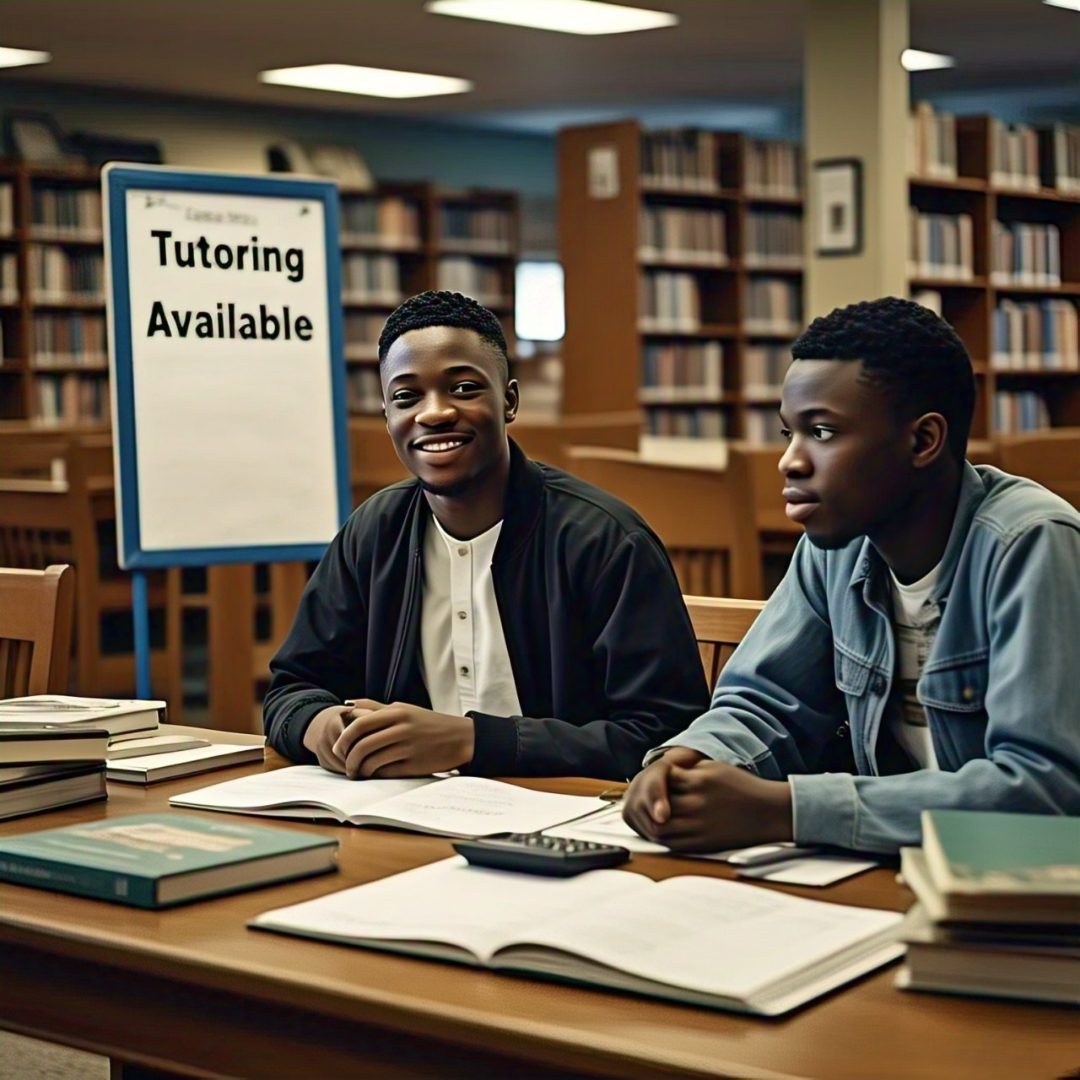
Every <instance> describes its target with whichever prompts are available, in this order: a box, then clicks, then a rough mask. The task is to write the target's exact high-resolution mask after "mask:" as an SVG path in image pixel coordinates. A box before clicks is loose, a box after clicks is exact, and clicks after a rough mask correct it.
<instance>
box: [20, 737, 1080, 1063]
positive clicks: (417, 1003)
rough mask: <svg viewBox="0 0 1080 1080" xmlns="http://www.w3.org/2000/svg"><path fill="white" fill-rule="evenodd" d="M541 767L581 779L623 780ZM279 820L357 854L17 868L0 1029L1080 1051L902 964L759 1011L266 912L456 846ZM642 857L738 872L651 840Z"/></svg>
mask: <svg viewBox="0 0 1080 1080" xmlns="http://www.w3.org/2000/svg"><path fill="white" fill-rule="evenodd" d="M270 756H271V757H273V755H270ZM280 763H281V762H280V759H276V760H274V761H272V762H270V763H269V767H275V766H276V765H279V764H280ZM257 768H258V766H246V767H240V768H236V769H229V770H219V771H217V772H214V773H212V774H203V775H200V776H192V777H186V778H184V779H182V780H175V781H172V782H168V783H164V784H158V785H154V786H152V787H148V788H142V787H140V786H136V785H121V784H110V788H109V791H110V796H109V800H108V802H106V803H96V804H89V805H85V806H82V807H72V808H69V809H62V810H57V811H53V812H51V813H46V814H39V815H36V816H32V817H26V818H22V819H18V820H14V821H7V822H2V823H0V833H2V834H5V835H6V834H12V833H20V832H29V831H32V830H38V829H44V828H53V827H56V826H59V825H67V824H74V823H76V822H84V821H93V820H98V819H100V818H102V817H119V816H121V815H125V814H133V813H142V812H147V811H161V810H165V809H166V808H167V800H168V797H169V796H170V795H172V794H176V793H178V792H181V791H190V790H194V789H195V788H198V787H203V786H205V785H207V784H209V783H214V782H217V781H220V780H224V779H230V778H233V777H236V776H240V775H244V774H245V773H248V772H252V771H254V770H256V769H257ZM523 783H526V784H527V786H530V787H542V788H544V789H547V790H552V791H561V792H566V793H574V794H594V793H596V792H598V791H599V790H601V788H603V787H604V786H605V785H603V784H600V783H598V782H595V781H589V780H580V779H559V780H550V781H543V782H536V781H524V782H523ZM175 812H177V813H180V812H184V813H194V814H198V813H199V811H175ZM252 820H254V819H252ZM273 824H275V825H278V826H280V827H281V828H291V829H299V830H301V831H306V832H313V833H320V834H325V835H334V836H337V837H338V838H339V839H340V841H341V851H340V864H341V870H340V872H339V873H337V874H334V875H327V876H323V877H318V878H311V879H308V880H306V881H299V882H294V883H289V884H283V885H277V886H270V887H266V888H261V889H257V890H255V891H252V892H247V893H241V894H237V895H234V896H228V897H220V898H217V899H211V900H205V901H200V902H196V903H192V904H189V905H186V906H183V907H179V908H174V909H172V910H168V911H161V912H154V911H141V910H138V909H135V908H130V907H123V906H119V905H114V904H109V903H106V902H103V901H95V900H88V899H80V898H77V897H71V896H64V895H61V894H59V893H52V892H48V891H45V890H39V889H30V888H25V887H21V886H15V885H0V1026H3V1027H8V1028H11V1029H13V1030H18V1031H23V1032H24V1033H27V1034H35V1035H39V1036H42V1037H46V1038H53V1039H55V1040H57V1041H63V1042H66V1043H68V1044H70V1045H75V1046H80V1047H83V1048H85V1049H92V1050H96V1051H98V1052H102V1053H109V1054H114V1055H117V1056H123V1057H125V1058H126V1059H128V1060H130V1061H134V1062H140V1063H143V1064H148V1065H153V1066H157V1067H172V1068H174V1069H177V1070H178V1071H185V1072H188V1073H191V1074H195V1075H209V1076H214V1075H232V1076H245V1077H257V1076H285V1075H292V1076H316V1075H324V1076H335V1077H336V1076H344V1075H350V1074H357V1070H358V1069H359V1068H360V1067H361V1066H366V1067H368V1068H370V1069H371V1072H370V1074H366V1075H372V1076H379V1077H383V1076H388V1077H393V1076H411V1077H415V1076H421V1075H423V1076H429V1075H443V1076H461V1077H466V1076H468V1077H474V1076H481V1075H482V1076H485V1077H487V1076H515V1077H522V1076H543V1077H549V1076H556V1075H567V1074H568V1073H569V1074H572V1075H586V1076H591V1075H595V1076H612V1077H642V1078H645V1077H649V1078H652V1077H704V1076H738V1077H822V1078H835V1080H847V1078H850V1080H865V1078H866V1077H868V1076H874V1077H876V1078H882V1080H885V1078H897V1080H899V1078H908V1077H913V1076H918V1077H920V1078H933V1077H941V1078H948V1080H956V1078H958V1077H967V1076H970V1077H976V1076H977V1077H979V1078H980V1080H986V1078H991V1077H1003V1078H1004V1077H1008V1078H1014V1077H1018V1076H1024V1077H1046V1078H1048V1080H1049V1078H1053V1077H1060V1076H1063V1075H1065V1074H1067V1073H1071V1072H1073V1071H1074V1070H1076V1069H1077V1067H1078V1066H1080V1036H1078V1025H1077V1013H1076V1012H1075V1011H1073V1010H1069V1009H1066V1008H1057V1007H1049V1006H1035V1005H1023V1004H1013V1003H1005V1002H993V1001H987V1000H978V999H974V998H960V997H946V996H938V995H921V994H911V993H904V992H902V991H900V990H897V989H895V988H894V986H893V979H894V976H895V968H889V969H885V970H883V971H880V972H878V973H876V974H874V975H871V976H869V977H867V978H865V979H863V980H861V981H860V982H859V983H857V984H855V985H853V986H849V987H848V988H846V989H844V990H841V991H838V992H836V993H834V994H831V995H829V996H828V997H827V998H824V999H821V1000H819V1001H817V1002H815V1003H813V1004H811V1005H809V1006H806V1007H805V1008H803V1009H801V1010H799V1011H798V1012H796V1013H794V1014H792V1015H789V1016H788V1017H786V1018H783V1019H780V1020H762V1019H756V1018H750V1017H745V1016H737V1015H732V1014H724V1013H719V1012H714V1011H711V1010H706V1009H701V1008H694V1007H688V1006H678V1005H673V1004H666V1003H662V1002H658V1001H650V1000H647V999H644V998H634V997H630V996H624V995H617V994H613V993H608V992H603V991H597V990H589V989H579V988H576V987H572V986H564V985H558V984H554V983H543V982H538V981H533V980H529V979H523V978H517V977H511V976H507V975H498V974H494V973H490V972H485V971H481V970H476V969H472V968H466V967H460V966H455V965H451V964H442V963H438V962H434V961H426V960H420V959H411V958H408V957H401V956H394V955H390V954H385V953H379V952H374V951H368V950H364V949H357V948H349V947H345V946H340V945H332V944H323V943H319V942H312V941H304V940H301V939H298V938H290V937H285V936H280V935H276V934H270V933H266V932H260V931H256V930H249V929H247V927H246V923H247V921H248V920H249V919H250V918H252V917H253V916H254V915H257V914H258V913H260V912H263V911H266V910H269V909H271V908H276V907H281V906H283V905H285V904H292V903H297V902H299V901H301V900H307V899H311V898H313V897H316V896H320V895H324V894H326V893H328V892H332V891H336V890H338V889H343V888H346V887H349V886H352V885H357V884H361V883H363V882H367V881H373V880H375V879H378V878H381V877H384V876H386V875H388V874H392V873H396V872H399V871H402V870H406V869H409V868H412V867H415V866H420V865H423V864H425V863H428V862H432V861H434V860H436V859H441V858H445V857H447V856H448V855H450V854H452V851H451V848H450V844H449V841H447V840H445V839H439V838H435V837H428V836H418V835H411V834H407V833H400V832H392V831H389V830H379V829H370V828H363V829H357V828H352V827H338V826H330V825H325V824H314V823H304V822H299V821H295V822H294V821H282V820H280V819H277V820H275V821H274V822H273ZM629 869H630V870H631V871H632V872H638V873H644V874H647V875H648V876H649V877H652V878H662V877H667V876H670V875H674V874H686V873H693V874H709V875H715V876H720V877H729V876H730V871H729V870H728V869H727V868H726V867H724V866H720V865H717V864H711V863H701V862H697V861H690V860H684V859H677V858H671V857H660V856H646V855H635V856H634V859H633V862H632V863H631V864H630V865H629ZM759 887H762V888H777V887H778V886H769V885H761V886H759ZM784 891H788V892H793V893H796V894H801V895H806V896H812V897H814V898H817V899H825V900H835V901H839V902H843V903H850V904H860V905H865V906H868V907H876V908H886V909H890V910H904V909H905V908H906V907H907V906H908V905H909V904H910V903H911V895H910V894H909V893H908V892H907V891H906V890H905V889H903V888H902V887H900V886H899V885H898V884H897V883H896V880H895V872H894V871H893V870H891V869H881V870H876V871H873V872H871V873H868V874H864V875H861V876H859V877H856V878H853V879H851V880H849V881H847V882H844V883H841V884H839V885H836V886H833V887H830V888H827V889H796V888H786V889H785V890H784Z"/></svg>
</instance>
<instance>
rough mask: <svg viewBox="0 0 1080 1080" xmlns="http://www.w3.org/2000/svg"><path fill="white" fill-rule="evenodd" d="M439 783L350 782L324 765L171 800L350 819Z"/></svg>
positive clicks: (175, 803)
mask: <svg viewBox="0 0 1080 1080" xmlns="http://www.w3.org/2000/svg"><path fill="white" fill-rule="evenodd" d="M436 782H437V781H436V779H435V778H434V777H430V776H424V777H419V778H416V779H410V780H349V779H348V778H347V777H344V776H342V775H341V774H340V773H332V772H328V771H327V770H326V769H324V768H322V767H321V766H320V765H294V766H293V767H291V768H288V769H275V770H273V771H272V772H266V773H257V774H255V775H253V776H242V777H240V778H239V779H238V780H226V781H225V782H224V783H221V784H211V785H210V786H209V787H202V788H198V789H197V790H194V791H188V792H185V793H184V794H182V795H174V796H173V797H172V798H171V799H170V800H169V802H170V803H171V804H172V805H173V806H191V807H196V808H197V809H200V810H226V811H236V812H238V813H258V814H259V815H265V816H269V817H297V816H302V817H313V818H319V817H322V818H332V819H335V820H337V821H344V820H346V819H347V818H350V817H352V816H353V815H354V814H362V813H363V812H364V811H365V810H367V808H368V807H370V806H374V805H375V804H376V803H380V802H383V801H385V800H386V799H390V798H393V797H394V796H395V795H402V794H404V793H406V792H409V791H412V790H413V789H414V788H418V787H423V786H424V785H425V784H433V783H436Z"/></svg>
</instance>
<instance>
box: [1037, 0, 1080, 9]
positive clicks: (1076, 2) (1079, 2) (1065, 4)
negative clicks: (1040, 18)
mask: <svg viewBox="0 0 1080 1080" xmlns="http://www.w3.org/2000/svg"><path fill="white" fill-rule="evenodd" d="M1043 3H1044V4H1048V5H1049V6H1050V7H1059V8H1065V10H1066V11H1080V0H1043Z"/></svg>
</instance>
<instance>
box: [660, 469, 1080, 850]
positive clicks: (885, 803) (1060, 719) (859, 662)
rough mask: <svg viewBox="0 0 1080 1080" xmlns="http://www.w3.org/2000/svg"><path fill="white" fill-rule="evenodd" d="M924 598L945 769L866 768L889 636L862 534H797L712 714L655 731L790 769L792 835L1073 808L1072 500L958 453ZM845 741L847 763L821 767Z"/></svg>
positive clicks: (885, 601)
mask: <svg viewBox="0 0 1080 1080" xmlns="http://www.w3.org/2000/svg"><path fill="white" fill-rule="evenodd" d="M931 599H932V600H934V601H936V602H937V603H938V604H939V605H940V608H941V622H940V625H939V628H938V632H937V636H936V638H935V640H934V644H933V648H932V650H931V652H930V655H929V657H928V658H927V662H926V665H925V667H924V668H923V672H922V677H921V678H920V679H919V682H918V685H917V693H918V697H919V700H920V701H921V702H922V704H923V706H924V707H925V709H926V714H927V720H928V725H929V730H930V736H931V738H932V740H933V745H934V753H935V754H936V756H937V761H938V764H939V766H940V770H941V771H930V770H920V771H918V772H911V773H903V774H900V775H892V776H881V775H878V772H879V770H878V766H877V761H876V759H875V744H876V742H877V736H878V731H879V729H880V727H881V725H882V723H884V722H885V714H886V705H887V703H888V701H889V697H890V693H891V690H892V683H893V673H894V670H895V664H896V648H895V644H894V635H893V629H892V619H891V611H892V608H891V600H890V595H889V583H888V569H887V567H886V565H885V563H884V561H883V560H882V558H881V556H880V555H879V554H878V553H877V550H876V549H875V548H874V546H873V545H872V544H871V543H870V542H869V541H868V540H865V539H863V540H856V541H853V542H852V543H851V544H849V545H848V546H847V547H844V548H842V549H839V550H836V551H822V550H819V549H817V548H815V547H813V546H812V545H811V544H810V543H809V541H808V540H807V539H806V537H803V538H802V539H801V540H800V542H799V544H798V547H797V548H796V551H795V555H794V557H793V560H792V564H791V566H790V568H789V569H788V572H787V575H786V576H785V578H784V580H783V581H782V582H781V584H780V586H779V587H778V588H777V590H776V592H775V593H774V594H773V596H772V598H771V599H770V600H769V603H768V604H767V605H766V607H765V610H764V611H763V612H762V613H761V615H760V616H759V617H758V619H757V621H756V622H755V623H754V625H753V627H752V628H751V630H750V632H749V633H748V634H747V636H746V638H745V639H744V641H743V642H742V644H741V645H740V646H739V648H738V649H737V650H736V651H735V654H734V655H733V656H732V658H731V659H730V660H729V662H728V663H727V665H726V666H725V668H724V670H723V672H722V673H721V676H720V680H719V682H718V683H717V686H716V690H715V692H714V694H713V699H712V705H711V707H710V710H709V712H707V713H705V714H704V715H703V716H701V717H699V718H698V719H697V720H695V721H694V723H693V724H692V725H691V726H690V727H689V728H688V729H687V730H686V731H685V732H683V734H681V735H680V736H678V738H676V739H673V740H671V741H670V742H669V743H667V744H666V745H668V746H687V747H691V748H692V749H694V750H698V751H700V752H701V753H703V754H705V755H707V756H708V757H710V758H713V759H715V760H717V761H726V762H730V763H731V764H735V765H743V766H745V767H748V768H750V769H751V770H752V771H753V772H755V773H757V774H758V775H759V776H764V777H768V778H771V779H783V778H787V779H788V780H789V781H790V783H791V791H792V804H793V811H794V830H795V839H796V841H798V842H800V843H825V844H838V845H840V846H842V847H846V848H856V849H859V850H862V851H880V852H893V851H896V849H897V848H898V847H900V846H901V845H904V844H917V843H919V842H920V828H919V813H920V811H922V810H924V809H928V808H939V807H957V808H963V809H972V810H975V809H978V810H1010V811H1018V812H1026V813H1044V814H1080V514H1078V513H1077V512H1076V511H1075V510H1074V509H1073V508H1072V507H1071V506H1069V505H1068V504H1067V503H1066V502H1064V501H1063V500H1061V499H1059V498H1058V497H1057V496H1056V495H1053V494H1051V493H1050V492H1048V491H1047V490H1046V489H1045V488H1042V487H1040V486H1039V485H1038V484H1034V483H1032V482H1031V481H1029V480H1023V479H1020V478H1018V477H1013V476H1009V475H1008V474H1006V473H1003V472H1001V471H999V470H998V469H993V468H990V467H988V466H979V467H978V468H974V467H972V466H971V465H970V464H966V465H965V467H964V475H963V482H962V487H961V491H960V497H959V500H958V503H957V511H956V518H955V520H954V522H953V527H952V532H951V534H950V537H949V541H948V544H947V546H946V549H945V555H944V557H943V559H942V563H941V571H940V574H939V576H938V581H937V584H936V586H935V587H934V591H933V593H932V595H931ZM848 738H850V740H851V743H852V749H853V750H854V757H855V763H856V770H857V773H858V775H855V776H853V775H850V774H849V773H846V772H845V773H839V772H835V773H830V772H821V771H819V770H821V769H823V768H825V767H826V764H825V763H826V762H827V761H828V760H829V755H830V753H835V751H836V749H837V744H838V742H840V741H842V740H847V739H848ZM655 753H656V751H653V752H652V753H651V754H650V755H649V757H648V758H647V759H646V760H651V759H652V757H653V756H654V755H655Z"/></svg>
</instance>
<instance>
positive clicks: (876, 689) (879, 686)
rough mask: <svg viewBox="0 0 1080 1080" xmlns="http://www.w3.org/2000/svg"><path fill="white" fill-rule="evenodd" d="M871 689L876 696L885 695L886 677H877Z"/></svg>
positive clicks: (871, 684)
mask: <svg viewBox="0 0 1080 1080" xmlns="http://www.w3.org/2000/svg"><path fill="white" fill-rule="evenodd" d="M870 689H871V691H873V693H874V694H876V695H878V696H880V695H881V694H884V693H885V676H884V675H880V674H879V675H875V676H874V680H873V682H871V683H870Z"/></svg>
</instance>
